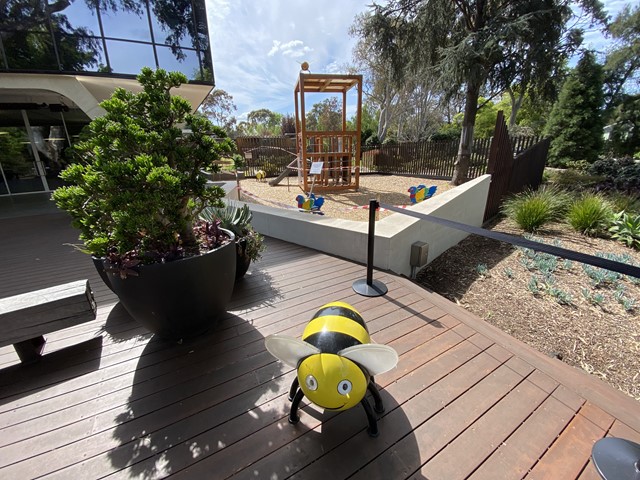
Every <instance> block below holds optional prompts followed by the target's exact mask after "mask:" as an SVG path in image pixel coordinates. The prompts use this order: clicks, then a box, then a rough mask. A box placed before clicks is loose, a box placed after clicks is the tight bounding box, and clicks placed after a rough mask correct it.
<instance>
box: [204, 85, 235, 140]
mask: <svg viewBox="0 0 640 480" xmlns="http://www.w3.org/2000/svg"><path fill="white" fill-rule="evenodd" d="M237 109H238V108H237V107H236V104H235V103H233V97H232V96H231V95H229V94H228V93H227V92H225V91H224V90H222V89H220V88H216V89H214V90H212V91H211V93H209V95H207V98H205V99H204V101H203V102H202V105H200V110H201V111H202V113H204V114H205V115H206V116H207V117H208V118H209V120H211V122H212V123H213V124H214V125H217V126H218V127H220V128H222V129H223V130H226V131H227V132H232V131H233V130H234V129H235V125H236V117H235V116H234V115H233V112H235V111H236V110H237Z"/></svg>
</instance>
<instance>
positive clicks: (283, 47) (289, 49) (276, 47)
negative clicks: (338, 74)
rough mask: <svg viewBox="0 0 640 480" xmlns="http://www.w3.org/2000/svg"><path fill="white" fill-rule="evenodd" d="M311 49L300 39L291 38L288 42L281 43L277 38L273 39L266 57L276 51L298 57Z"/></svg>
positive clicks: (271, 55) (287, 55) (286, 55)
mask: <svg viewBox="0 0 640 480" xmlns="http://www.w3.org/2000/svg"><path fill="white" fill-rule="evenodd" d="M312 51H313V49H312V48H310V47H307V46H305V45H304V42H303V41H302V40H291V41H290V42H286V43H282V42H280V41H278V40H274V41H273V46H272V47H271V50H269V53H267V56H268V57H273V56H274V55H275V54H276V53H278V52H280V53H281V54H282V55H284V56H285V57H291V58H298V57H304V56H305V55H306V54H307V53H309V52H312Z"/></svg>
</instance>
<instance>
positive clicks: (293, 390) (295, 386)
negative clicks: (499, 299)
mask: <svg viewBox="0 0 640 480" xmlns="http://www.w3.org/2000/svg"><path fill="white" fill-rule="evenodd" d="M298 386H299V384H298V376H297V375H296V376H295V377H294V379H293V382H291V388H290V389H289V401H290V402H293V397H295V396H296V390H298Z"/></svg>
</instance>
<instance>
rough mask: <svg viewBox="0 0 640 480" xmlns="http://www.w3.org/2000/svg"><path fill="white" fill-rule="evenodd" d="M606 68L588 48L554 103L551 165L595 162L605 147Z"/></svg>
mask: <svg viewBox="0 0 640 480" xmlns="http://www.w3.org/2000/svg"><path fill="white" fill-rule="evenodd" d="M603 81H604V73H603V68H602V66H601V65H599V64H598V63H597V62H596V59H595V56H594V54H593V52H590V51H585V52H584V53H583V54H582V57H581V58H580V61H579V62H578V65H577V66H576V68H575V69H574V70H573V72H571V74H570V75H569V78H568V79H567V81H566V82H565V83H564V85H563V87H562V90H561V92H560V97H559V98H558V101H557V102H556V104H555V105H554V106H553V110H552V111H551V116H550V117H549V122H548V123H547V128H546V131H545V133H546V134H547V135H549V136H550V137H551V138H552V140H551V146H550V148H549V165H551V166H554V167H566V166H567V165H569V163H570V162H572V161H580V160H585V161H587V162H588V163H593V162H595V161H596V160H597V159H598V155H599V154H600V152H601V150H602V146H603V136H602V134H603V128H604V122H603V118H602V111H601V109H602V106H603V103H604V94H603V90H602V85H603Z"/></svg>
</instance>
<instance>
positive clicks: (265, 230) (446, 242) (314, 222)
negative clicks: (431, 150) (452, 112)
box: [228, 175, 491, 276]
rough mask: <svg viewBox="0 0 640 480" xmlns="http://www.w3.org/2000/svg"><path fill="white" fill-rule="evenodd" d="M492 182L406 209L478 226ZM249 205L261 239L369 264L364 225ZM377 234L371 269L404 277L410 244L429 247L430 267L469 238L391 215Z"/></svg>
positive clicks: (482, 180) (479, 180)
mask: <svg viewBox="0 0 640 480" xmlns="http://www.w3.org/2000/svg"><path fill="white" fill-rule="evenodd" d="M490 179H491V176H490V175H484V176H482V177H479V178H476V179H475V180H471V181H469V182H467V183H464V184H463V185H460V186H458V187H455V188H452V189H450V190H447V191H446V192H443V193H441V194H438V195H436V196H435V197H432V198H430V199H428V200H425V201H423V202H420V203H418V204H416V205H413V206H411V207H409V208H410V209H411V210H413V211H415V212H419V213H424V214H428V215H434V216H436V217H441V218H446V219H449V220H454V221H457V222H461V223H466V224H468V225H474V226H476V227H479V226H482V219H483V216H484V209H485V205H486V203H487V195H488V193H489V183H490ZM233 185H234V186H235V182H234V184H233ZM228 197H229V198H232V199H237V192H235V191H229V192H228ZM248 205H249V207H250V208H251V211H252V212H253V220H252V222H251V223H252V225H253V227H254V228H255V229H256V230H257V231H258V232H260V233H262V234H263V235H267V236H269V237H274V238H279V239H282V240H286V241H288V242H291V243H295V244H298V245H304V246H305V247H309V248H313V249H316V250H320V251H322V252H326V253H330V254H332V255H336V256H339V257H343V258H347V259H350V260H354V261H356V262H360V263H366V261H367V233H368V223H367V222H356V221H353V220H342V219H337V218H328V217H324V216H321V215H314V214H310V213H303V212H298V211H296V210H284V209H278V208H273V207H267V206H264V205H256V204H251V203H250V204H248ZM375 233H376V238H375V248H374V266H375V267H376V268H379V269H382V270H390V271H392V272H394V273H397V274H401V275H406V276H410V275H411V266H410V265H409V257H410V253H411V245H412V244H413V243H414V242H417V241H421V242H426V243H428V244H429V258H428V262H431V261H433V260H434V259H435V258H436V257H437V256H438V255H440V254H441V253H443V252H445V251H446V250H448V249H449V248H450V247H452V246H454V245H456V244H458V243H459V242H460V241H461V240H463V239H464V238H465V237H466V236H467V235H468V234H466V233H464V232H462V231H460V230H454V229H451V228H447V227H442V226H440V225H437V224H435V223H432V222H427V221H424V220H419V219H417V218H412V217H408V216H406V215H403V214H401V213H394V214H392V215H389V216H388V217H385V218H383V219H382V220H380V221H378V222H376V227H375Z"/></svg>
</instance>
